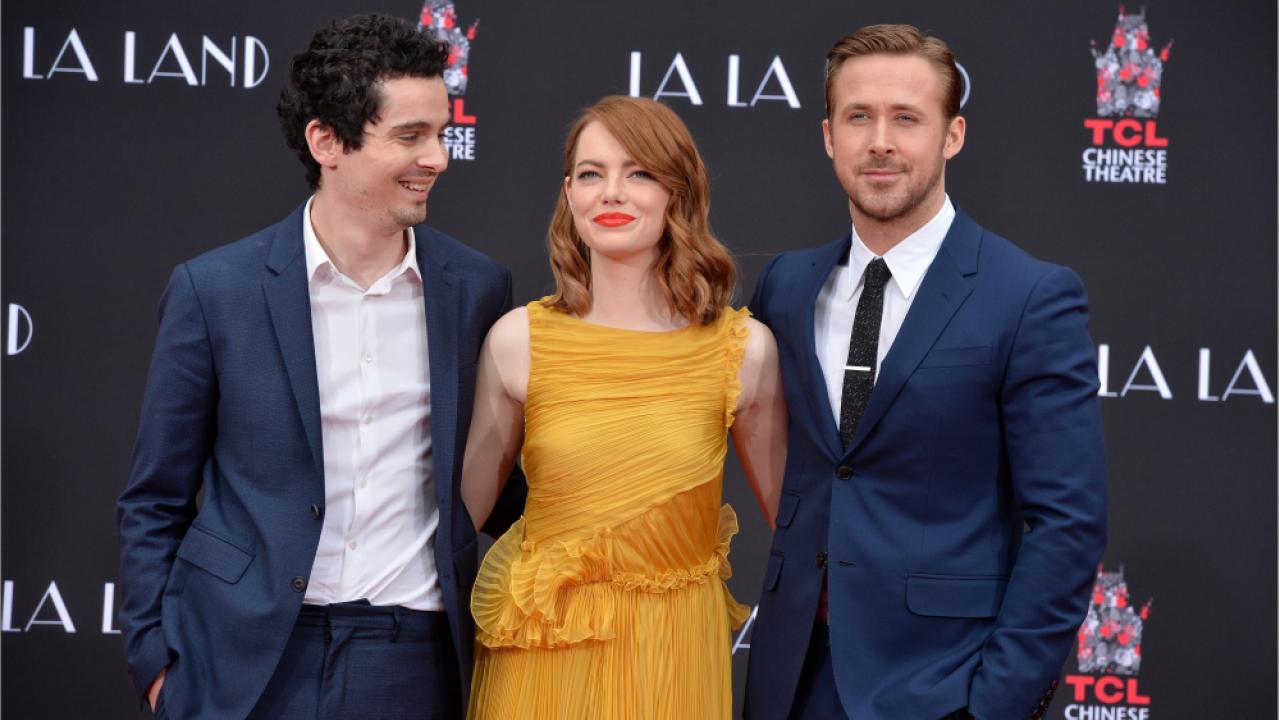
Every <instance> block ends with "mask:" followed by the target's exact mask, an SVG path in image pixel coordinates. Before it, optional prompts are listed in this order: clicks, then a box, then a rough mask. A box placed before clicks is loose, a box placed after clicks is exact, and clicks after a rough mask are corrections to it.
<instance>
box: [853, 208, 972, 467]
mask: <svg viewBox="0 0 1280 720" xmlns="http://www.w3.org/2000/svg"><path fill="white" fill-rule="evenodd" d="M981 239H982V228H981V227H980V226H978V224H977V223H975V222H974V221H973V220H972V219H970V218H969V216H968V215H965V214H964V212H962V211H961V210H960V209H959V208H957V209H956V217H955V219H954V220H953V221H952V222H951V228H950V229H949V230H948V231H947V236H946V238H944V239H943V241H942V247H941V248H939V250H938V255H937V257H935V258H934V259H933V263H932V264H931V265H930V266H929V271H928V272H926V273H925V276H924V279H923V280H922V281H921V283H920V290H919V291H918V292H917V293H916V298H915V300H913V301H912V303H911V309H910V310H909V311H907V317H906V319H905V320H903V322H902V327H901V329H899V330H898V335H897V337H896V338H895V339H894V341H893V346H892V347H890V348H889V353H888V354H887V355H885V358H884V362H883V363H881V364H880V375H879V377H877V378H876V384H875V388H874V389H873V390H872V391H871V399H870V400H869V401H868V402H867V409H866V410H865V411H864V412H863V414H862V420H861V421H860V422H859V423H858V432H857V433H856V434H855V435H854V436H853V440H852V441H851V442H850V443H849V447H848V449H847V450H846V451H845V453H843V454H845V455H847V454H849V453H851V452H853V451H854V450H855V449H856V448H857V447H858V445H859V444H861V443H862V440H863V439H864V438H865V437H866V436H867V434H868V433H870V432H871V430H872V429H873V428H875V426H876V423H878V422H879V421H880V419H881V418H882V417H884V414H885V412H886V411H887V410H888V409H889V407H890V406H891V405H892V404H893V401H894V400H895V399H896V398H897V397H898V393H899V392H900V391H901V390H902V386H903V385H904V384H906V382H907V378H909V377H911V374H912V373H913V372H915V370H916V367H917V366H918V365H919V364H920V361H921V360H923V359H924V356H925V355H926V354H927V353H928V352H929V349H930V348H932V347H933V345H934V343H935V342H937V339H938V336H939V335H941V334H942V331H943V329H945V328H946V327H947V323H949V322H950V321H951V318H952V316H953V315H955V313H956V310H958V309H959V308H960V306H961V305H962V304H964V301H965V299H966V298H968V297H969V293H971V292H973V279H972V277H971V276H972V275H974V274H976V273H977V271H978V249H979V246H980V242H981Z"/></svg>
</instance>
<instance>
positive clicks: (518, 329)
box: [489, 303, 532, 354]
mask: <svg viewBox="0 0 1280 720" xmlns="http://www.w3.org/2000/svg"><path fill="white" fill-rule="evenodd" d="M530 304H532V303H530ZM489 345H490V346H491V347H492V349H493V351H494V352H497V353H499V354H506V353H507V352H523V351H527V350H528V347H529V307H528V306H520V307H516V308H512V309H511V310H508V311H507V313H506V314H505V315H503V316H502V317H500V318H498V321H497V322H495V323H494V324H493V327H492V328H490V329H489Z"/></svg>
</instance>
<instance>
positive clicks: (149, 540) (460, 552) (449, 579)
mask: <svg viewBox="0 0 1280 720" xmlns="http://www.w3.org/2000/svg"><path fill="white" fill-rule="evenodd" d="M302 222H303V208H302V207H299V208H298V209H297V210H295V211H294V212H293V213H292V214H291V215H290V216H289V217H288V218H286V219H285V220H284V221H283V222H281V223H279V224H277V225H274V226H272V227H269V228H266V229H265V230H262V231H260V232H258V233H255V234H254V235H251V236H249V237H247V238H244V239H243V240H240V241H239V242H236V243H233V244H231V245H227V246H225V247H221V248H218V249H216V250H213V251H211V252H209V253H206V254H204V255H202V256H200V257H198V258H196V259H194V260H191V261H190V262H187V263H184V264H182V265H179V266H178V267H177V268H176V269H175V270H174V272H173V276H172V278H171V279H170V281H169V286H168V288H167V289H166V290H165V294H164V298H163V300H162V301H161V310H160V329H159V333H158V336H157V338H156V347H155V354H154V357H153V358H152V364H151V371H150V375H149V377H148V380H147V391H146V396H145V400H144V402H143V408H142V418H141V424H140V427H139V430H138V439H137V443H136V445H135V447H134V453H133V467H132V471H131V473H130V477H129V485H128V488H127V489H126V490H125V491H124V493H123V494H122V495H121V496H120V500H119V504H118V512H117V515H118V521H119V529H120V539H121V545H122V552H121V581H122V584H123V588H124V602H123V603H122V606H121V610H120V623H121V629H122V631H123V633H124V639H125V644H126V653H127V656H128V664H129V672H130V675H131V676H132V678H133V682H134V684H135V686H136V688H137V690H138V692H139V694H145V692H146V690H147V688H148V686H149V685H150V683H151V681H152V680H153V679H154V678H155V677H156V675H157V674H158V673H159V672H160V670H161V669H162V668H164V667H166V666H168V668H169V670H168V673H167V675H166V677H165V684H164V690H163V692H164V698H165V705H166V707H167V708H168V710H169V713H170V714H171V715H172V716H174V717H202V718H205V717H208V718H243V717H245V716H246V715H247V714H248V713H249V711H250V710H251V709H252V708H253V706H254V704H255V703H256V702H257V699H258V697H259V696H260V695H261V693H262V690H263V689H264V687H265V686H266V684H267V681H268V680H269V679H270V678H271V675H272V672H273V671H274V669H275V667H276V664H277V662H278V661H279V659H280V656H281V653H282V651H283V649H284V646H285V643H286V641H287V640H288V638H289V635H290V633H291V631H292V629H293V626H294V621H295V620H296V618H297V616H298V611H299V608H300V607H301V604H302V598H303V593H304V590H305V589H306V582H307V578H308V576H309V574H310V572H311V566H312V562H313V561H314V559H315V554H316V547H317V544H318V542H319V538H320V528H321V524H322V523H321V518H322V517H323V513H324V496H325V492H324V490H325V486H324V454H323V449H322V447H321V433H320V400H319V394H318V390H317V385H316V361H315V345H314V341H313V338H312V332H311V305H310V296H309V294H308V286H307V281H308V278H307V276H306V260H305V253H304V251H303V236H302ZM415 233H416V239H417V242H416V248H417V256H418V257H417V259H418V265H419V268H420V270H421V271H422V274H423V285H424V296H425V304H426V315H427V342H428V353H429V363H430V368H431V369H430V374H431V416H432V417H431V435H432V448H433V450H432V452H433V463H434V473H435V479H436V481H435V483H434V485H435V489H436V501H437V502H438V504H439V512H440V519H439V526H438V528H437V530H436V540H435V561H436V569H437V572H438V575H439V578H440V587H441V590H442V593H443V596H444V603H445V606H446V608H447V611H448V616H449V626H450V629H451V631H452V635H453V645H454V648H455V649H456V654H457V659H458V665H459V669H460V670H461V677H462V687H460V688H442V690H443V691H447V692H459V693H461V697H462V698H463V699H464V701H465V698H466V695H467V691H466V688H467V687H469V681H470V677H471V662H472V661H471V655H472V643H473V640H472V638H473V636H474V626H473V624H472V620H471V613H470V610H469V599H470V589H471V585H472V582H473V581H474V579H475V574H476V533H475V529H474V527H473V525H472V523H471V520H470V517H469V516H468V515H467V512H466V509H465V507H464V506H463V504H462V502H461V501H460V496H459V494H458V487H459V481H460V478H461V474H460V473H461V470H460V468H461V464H462V463H461V460H462V449H463V448H464V447H465V443H466V433H467V429H468V427H469V424H470V418H471V410H472V397H473V393H474V386H475V372H476V359H477V357H478V355H479V350H480V344H481V342H482V341H483V340H484V337H485V334H486V333H487V332H488V330H489V327H490V326H491V325H492V324H493V323H494V321H495V320H497V319H498V317H500V316H501V315H502V314H503V313H504V312H506V311H507V310H508V309H509V308H510V307H511V274H510V272H509V271H508V270H507V269H506V268H504V267H502V266H501V265H499V264H497V263H496V262H494V261H493V260H491V259H489V258H487V257H485V256H484V255H482V254H480V253H478V252H476V251H474V250H471V249H469V248H467V247H466V246H464V245H462V244H461V243H459V242H457V241H456V240H454V239H452V238H450V237H448V236H446V235H443V234H441V233H439V232H437V231H435V230H432V229H430V228H428V227H426V226H419V227H417V228H415ZM508 484H509V486H510V488H511V489H510V491H509V492H507V493H506V495H505V496H504V499H503V503H502V504H500V507H499V509H497V510H495V518H494V520H493V521H492V522H491V524H490V525H489V526H488V527H486V530H496V531H501V530H502V529H505V528H503V527H502V525H504V524H507V525H509V524H510V521H511V520H512V519H513V512H512V511H513V510H517V511H518V508H519V506H521V505H522V504H523V497H522V495H523V482H522V479H520V478H517V479H516V482H514V483H510V482H509V483H508ZM201 492H203V502H202V503H198V502H197V496H198V494H199V493H201Z"/></svg>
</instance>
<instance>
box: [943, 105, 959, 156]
mask: <svg viewBox="0 0 1280 720" xmlns="http://www.w3.org/2000/svg"><path fill="white" fill-rule="evenodd" d="M962 147H964V117H963V116H961V115H957V116H955V117H953V118H951V122H949V123H947V137H946V140H945V141H944V142H943V144H942V157H943V159H946V160H950V159H951V158H953V157H955V156H956V155H958V154H959V153H960V148H962Z"/></svg>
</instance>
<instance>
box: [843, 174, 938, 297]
mask: <svg viewBox="0 0 1280 720" xmlns="http://www.w3.org/2000/svg"><path fill="white" fill-rule="evenodd" d="M955 217H956V209H955V206H953V205H952V204H951V198H950V197H948V196H945V195H944V196H943V200H942V208H941V209H940V210H938V214H937V215H934V216H933V219H931V220H930V221H929V222H927V223H925V224H924V225H923V226H922V227H921V228H920V229H919V230H916V231H915V232H913V233H911V234H910V235H908V236H907V237H906V238H904V239H903V240H902V242H900V243H898V244H897V245H894V246H893V247H892V248H891V249H890V250H889V252H887V253H885V254H884V256H883V257H884V262H885V264H886V265H888V266H889V272H890V273H892V275H893V277H892V278H891V279H890V281H889V284H890V285H892V286H893V287H895V288H897V291H898V293H899V294H900V295H901V296H902V299H904V300H909V299H911V297H912V296H913V295H915V292H916V289H917V288H919V287H920V282H921V281H922V280H923V279H924V274H925V273H926V272H928V270H929V266H930V265H931V264H933V259H934V258H935V257H937V255H938V249H939V248H940V247H942V241H943V239H945V238H946V237H947V231H948V230H950V229H951V221H952V220H955ZM876 257H877V256H876V254H875V253H873V252H871V251H870V250H868V249H867V246H866V245H864V244H863V242H862V238H860V237H858V229H857V228H853V242H852V244H851V245H850V247H849V255H848V257H847V258H846V259H845V262H844V263H843V265H844V266H845V268H846V269H845V270H844V272H842V273H841V276H840V280H839V285H838V286H837V289H836V294H837V297H839V298H840V299H842V300H844V301H846V302H849V301H852V300H853V294H854V292H855V291H856V290H857V289H858V288H859V287H861V286H862V275H863V273H864V272H865V271H866V269H867V266H868V265H870V264H871V261H872V260H874V259H875V258H876Z"/></svg>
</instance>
